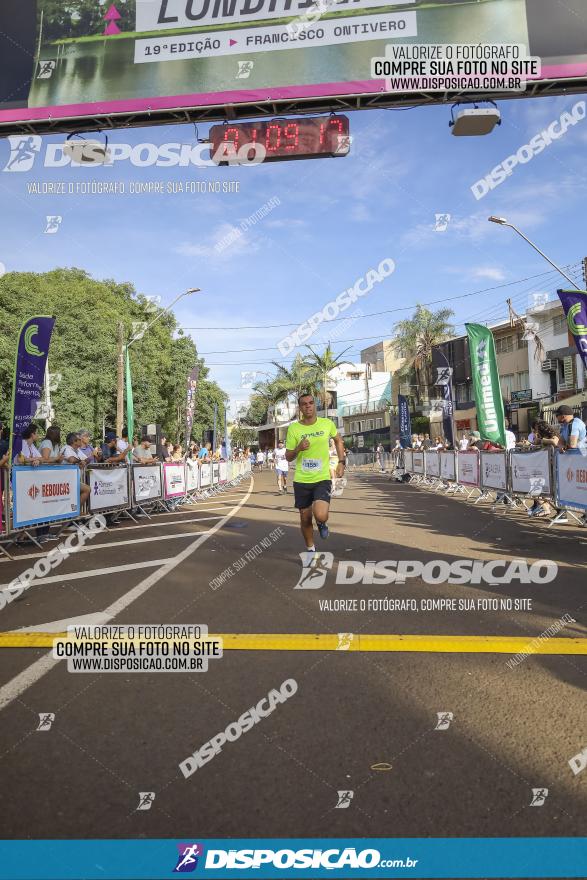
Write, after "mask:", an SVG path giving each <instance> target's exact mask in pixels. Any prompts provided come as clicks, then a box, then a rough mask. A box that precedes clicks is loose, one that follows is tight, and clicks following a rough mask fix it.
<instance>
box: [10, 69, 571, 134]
mask: <svg viewBox="0 0 587 880" xmlns="http://www.w3.org/2000/svg"><path fill="white" fill-rule="evenodd" d="M583 76H587V61H586V62H581V63H576V64H556V65H546V66H543V68H542V75H541V76H540V77H539V79H557V78H559V77H560V78H562V79H565V78H568V77H583ZM384 91H385V80H382V79H367V80H356V81H354V82H342V83H317V84H314V85H306V86H277V87H275V88H269V89H256V90H254V91H250V92H249V91H243V90H242V89H239V90H238V91H231V92H212V93H210V94H194V95H172V96H165V97H161V98H132V99H127V100H120V101H106V102H99V103H92V104H65V105H63V106H62V107H30V108H21V109H18V108H17V109H14V110H0V123H2V122H19V121H27V120H31V121H32V120H51V119H67V118H68V117H76V116H94V115H103V114H108V113H132V112H135V111H141V110H143V111H144V110H172V109H173V110H175V109H181V108H184V107H189V108H197V107H209V106H211V105H214V104H243V103H260V102H265V101H271V100H280V99H282V100H283V99H285V100H289V99H291V98H322V97H330V96H332V97H336V96H340V97H345V96H349V95H369V94H371V95H376V94H378V93H381V92H384Z"/></svg>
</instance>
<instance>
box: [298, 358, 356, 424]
mask: <svg viewBox="0 0 587 880" xmlns="http://www.w3.org/2000/svg"><path fill="white" fill-rule="evenodd" d="M306 348H308V349H310V355H308V357H307V358H306V363H307V365H308V369H309V372H310V375H311V376H312V377H313V379H314V383H315V384H316V385H317V386H318V388H319V389H320V390H319V393H320V396H321V397H322V403H323V407H324V410H326V409H327V408H328V401H329V400H330V399H331V398H330V397H329V395H328V392H327V390H326V383H327V380H328V374H329V373H330V372H331V371H332V370H334V369H336V367H340V366H342V364H350V363H351V361H345V360H344V356H345V354H346V353H347V351H350V350H351V348H352V346H349V347H348V348H345V350H344V351H342V352H341V353H340V354H334V351H333V350H332V348H331V347H330V342H329V343H328V345H327V347H326V349H325V350H324V351H323V352H322V354H319V353H318V352H316V351H314V349H313V348H312V346H311V345H307V346H306Z"/></svg>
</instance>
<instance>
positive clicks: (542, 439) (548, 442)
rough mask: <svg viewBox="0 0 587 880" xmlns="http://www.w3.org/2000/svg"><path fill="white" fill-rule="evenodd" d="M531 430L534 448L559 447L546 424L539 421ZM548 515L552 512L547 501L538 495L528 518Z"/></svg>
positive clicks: (558, 439)
mask: <svg viewBox="0 0 587 880" xmlns="http://www.w3.org/2000/svg"><path fill="white" fill-rule="evenodd" d="M532 430H533V433H534V445H535V446H542V447H548V446H554V447H555V448H556V447H557V446H558V445H559V443H560V438H559V436H558V435H557V433H556V431H555V430H554V428H552V427H551V426H550V425H549V424H548V422H545V421H543V420H542V419H539V420H538V421H537V422H534V424H533V425H532ZM549 514H552V511H551V509H550V506H549V504H548V502H547V500H546V499H545V498H543V497H542V496H541V495H539V496H538V498H535V499H534V503H533V504H532V507H531V508H530V510H529V511H528V516H548V515H549Z"/></svg>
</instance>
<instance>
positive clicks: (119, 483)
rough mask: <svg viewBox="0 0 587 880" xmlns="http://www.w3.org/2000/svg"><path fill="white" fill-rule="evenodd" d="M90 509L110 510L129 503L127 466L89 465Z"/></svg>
mask: <svg viewBox="0 0 587 880" xmlns="http://www.w3.org/2000/svg"><path fill="white" fill-rule="evenodd" d="M88 483H89V484H90V510H91V511H92V512H94V511H97V510H110V509H112V508H115V507H126V506H127V505H128V473H127V469H126V468H125V467H114V468H93V467H88Z"/></svg>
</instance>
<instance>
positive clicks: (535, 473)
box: [511, 449, 551, 496]
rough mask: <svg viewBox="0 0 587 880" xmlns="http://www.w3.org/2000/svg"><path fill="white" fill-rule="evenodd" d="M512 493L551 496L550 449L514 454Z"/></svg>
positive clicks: (512, 460)
mask: <svg viewBox="0 0 587 880" xmlns="http://www.w3.org/2000/svg"><path fill="white" fill-rule="evenodd" d="M511 471H512V492H515V493H517V494H518V495H536V496H538V495H550V494H551V479H550V459H549V454H548V449H539V450H538V451H537V452H512V458H511Z"/></svg>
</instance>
